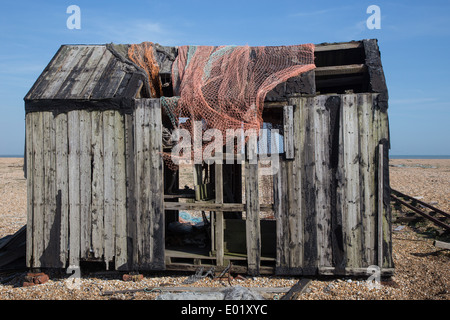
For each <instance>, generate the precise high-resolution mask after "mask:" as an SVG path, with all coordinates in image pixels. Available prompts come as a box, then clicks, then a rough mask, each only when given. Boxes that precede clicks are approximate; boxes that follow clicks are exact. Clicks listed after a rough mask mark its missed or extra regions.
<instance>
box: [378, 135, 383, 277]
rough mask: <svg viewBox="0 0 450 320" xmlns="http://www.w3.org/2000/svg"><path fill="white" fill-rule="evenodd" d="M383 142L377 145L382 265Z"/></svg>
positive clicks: (380, 262)
mask: <svg viewBox="0 0 450 320" xmlns="http://www.w3.org/2000/svg"><path fill="white" fill-rule="evenodd" d="M383 154H384V152H383V144H382V143H380V144H379V145H378V266H379V267H380V270H381V268H382V267H383V212H384V206H383V189H384V186H383V181H384V177H383Z"/></svg>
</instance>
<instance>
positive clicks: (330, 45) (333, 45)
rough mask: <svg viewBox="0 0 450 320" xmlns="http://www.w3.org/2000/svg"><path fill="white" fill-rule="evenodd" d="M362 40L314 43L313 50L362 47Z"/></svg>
mask: <svg viewBox="0 0 450 320" xmlns="http://www.w3.org/2000/svg"><path fill="white" fill-rule="evenodd" d="M362 47H363V44H362V42H359V41H358V42H356V41H355V42H343V43H321V44H316V45H315V48H314V52H322V51H335V50H348V49H357V48H362Z"/></svg>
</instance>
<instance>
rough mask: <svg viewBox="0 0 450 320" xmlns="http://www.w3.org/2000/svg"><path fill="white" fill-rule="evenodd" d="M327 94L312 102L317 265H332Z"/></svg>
mask: <svg viewBox="0 0 450 320" xmlns="http://www.w3.org/2000/svg"><path fill="white" fill-rule="evenodd" d="M327 98H328V97H327V96H323V95H322V96H318V97H316V98H315V104H314V109H315V110H314V115H313V117H314V131H315V132H314V145H315V148H314V151H315V166H314V170H315V181H314V184H315V193H316V200H315V205H316V208H315V209H316V214H317V250H318V251H317V253H318V264H319V266H331V265H332V252H331V198H330V189H329V188H330V184H331V177H330V170H329V168H330V152H329V149H328V148H329V138H330V132H329V129H330V113H329V110H328V108H327V107H326V102H327Z"/></svg>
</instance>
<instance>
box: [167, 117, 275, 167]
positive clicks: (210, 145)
mask: <svg viewBox="0 0 450 320" xmlns="http://www.w3.org/2000/svg"><path fill="white" fill-rule="evenodd" d="M202 126H203V122H202V121H194V127H193V137H192V135H191V132H190V131H189V130H187V129H175V130H174V131H173V133H172V137H171V139H172V141H173V142H177V144H176V145H175V146H174V147H173V148H172V152H171V160H172V162H173V163H174V164H176V165H179V164H183V163H184V164H192V163H194V164H202V163H203V162H205V163H207V164H209V165H211V164H214V163H216V164H222V163H224V162H225V163H226V164H233V163H235V162H237V163H242V162H243V161H248V162H249V163H250V164H256V163H259V164H260V165H261V167H260V174H261V175H274V174H276V173H277V172H278V168H279V154H280V151H281V150H280V149H281V143H282V136H281V135H280V134H279V131H278V129H260V130H259V132H257V131H256V130H255V129H248V130H244V129H227V130H226V131H225V139H224V137H223V132H222V131H221V130H219V129H208V130H205V131H204V132H203V130H202ZM245 141H247V143H246V144H247V157H246V155H245ZM205 142H206V143H207V144H206V145H204V143H205ZM224 142H225V146H226V151H225V155H223V146H224Z"/></svg>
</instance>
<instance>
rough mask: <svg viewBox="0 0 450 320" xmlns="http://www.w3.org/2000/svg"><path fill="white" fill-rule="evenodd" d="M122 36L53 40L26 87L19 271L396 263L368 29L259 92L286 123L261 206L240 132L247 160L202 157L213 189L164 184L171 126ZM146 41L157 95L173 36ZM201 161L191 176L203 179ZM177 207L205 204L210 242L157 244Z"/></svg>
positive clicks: (267, 112) (381, 104)
mask: <svg viewBox="0 0 450 320" xmlns="http://www.w3.org/2000/svg"><path fill="white" fill-rule="evenodd" d="M128 48H129V45H113V44H108V45H71V46H68V45H64V46H61V48H60V49H59V50H58V52H57V53H56V54H55V56H54V57H53V59H52V60H51V61H50V63H49V65H48V66H47V67H46V68H45V70H44V71H43V72H42V74H41V76H40V77H39V78H38V79H37V81H36V83H35V84H34V85H33V87H32V88H31V89H30V91H29V92H28V94H27V95H26V97H25V111H26V117H25V124H26V150H25V156H26V177H27V211H28V215H27V228H26V264H27V266H28V267H29V268H47V267H48V268H65V267H68V266H79V265H80V264H81V263H82V262H84V261H97V262H102V263H103V264H104V266H105V268H107V269H115V270H130V271H139V270H142V271H144V270H189V271H195V270H196V268H198V267H199V266H202V265H212V266H215V267H216V270H223V269H224V268H225V267H226V266H227V265H228V264H229V263H230V262H233V267H232V268H233V270H234V271H235V272H247V273H249V274H252V275H257V274H262V273H272V274H273V273H276V274H290V275H317V274H321V275H332V274H333V275H367V270H368V269H367V268H368V267H369V266H371V265H378V266H380V267H381V272H382V274H384V275H391V274H392V273H393V261H392V239H391V237H392V233H391V212H390V206H389V197H390V196H389V195H390V187H389V166H388V161H389V121H388V114H387V101H388V95H387V87H386V81H385V79H384V73H383V68H382V65H381V58H380V52H379V48H378V44H377V41H376V40H363V41H353V42H346V43H333V44H320V45H317V46H316V51H315V63H316V67H317V68H316V69H315V70H311V71H309V72H307V73H305V74H303V75H301V76H299V77H294V78H291V79H289V80H288V81H286V82H285V83H281V84H280V85H278V86H277V87H275V88H274V89H273V90H272V91H271V92H269V93H268V94H267V96H266V100H265V107H264V113H263V120H264V122H268V123H271V125H273V127H274V128H279V129H281V130H280V133H281V134H282V135H283V137H282V138H280V142H281V141H282V142H283V150H282V151H281V152H280V153H277V154H272V156H276V157H277V160H278V165H277V166H276V167H274V168H273V181H272V183H273V186H269V188H271V189H272V190H271V191H272V192H273V196H272V198H271V200H270V201H268V202H266V201H262V196H263V194H264V193H263V190H262V189H261V180H260V178H261V177H260V176H261V172H262V170H263V167H264V164H263V163H262V162H261V161H260V159H261V156H260V154H258V144H257V143H255V141H254V140H253V139H249V142H248V144H247V146H246V150H247V157H246V158H245V159H240V158H239V157H238V156H236V155H233V156H232V157H231V158H232V159H234V161H235V162H234V163H233V164H223V163H215V164H214V165H210V166H209V168H210V169H209V170H211V172H210V173H209V177H208V179H209V180H208V181H209V185H211V186H213V188H211V190H208V192H212V191H214V193H213V194H208V196H211V197H210V200H208V201H202V199H203V198H202V197H198V199H196V198H195V190H192V193H191V192H190V191H191V190H188V191H189V192H187V191H186V190H173V189H174V188H172V187H173V186H175V189H179V181H178V180H177V179H179V178H180V177H179V175H178V173H176V172H175V173H173V174H172V173H168V172H167V170H168V167H167V166H164V162H163V153H162V152H163V147H162V145H163V144H162V140H163V138H162V130H163V127H166V128H169V127H170V123H168V122H166V121H167V118H168V117H167V115H165V111H164V110H162V109H161V106H160V100H159V99H156V98H152V97H150V89H149V84H148V79H147V78H146V73H145V72H144V70H142V69H141V68H140V67H138V66H137V65H135V64H134V63H133V62H131V61H130V60H129V59H128V57H127V53H128ZM153 48H154V54H155V58H156V61H157V62H158V64H159V67H160V78H161V83H162V85H163V91H164V94H165V95H167V96H170V93H171V92H172V88H171V82H170V69H171V66H172V64H173V62H174V61H175V58H176V55H177V48H175V47H164V46H160V45H158V44H155V45H153ZM259 148H261V145H260V146H259ZM164 151H167V150H164ZM259 151H261V150H259ZM272 152H273V151H272ZM216 157H218V159H225V158H226V157H228V155H227V154H218V155H217V154H216ZM201 168H202V165H197V166H196V169H195V170H194V172H195V179H196V181H195V183H194V188H195V185H205V184H204V181H203V180H204V176H203V173H202V172H203V171H202V170H201ZM244 169H245V170H244ZM164 170H166V172H164ZM172 176H173V177H175V178H174V179H175V180H176V181H175V183H173V181H172V182H171V181H167V180H169V179H167V177H172ZM165 177H166V179H165ZM266 181H267V180H266ZM169 186H171V187H170V188H169ZM263 187H266V186H263ZM169 189H170V192H171V193H170V194H167V195H165V194H164V192H165V190H169ZM266 189H267V188H266ZM244 192H245V196H244ZM165 198H166V199H167V200H166V201H164V199H165ZM183 198H188V200H189V201H179V199H183ZM200 198H202V199H200ZM264 200H267V199H264ZM185 210H186V211H189V210H198V211H206V212H210V213H214V214H210V217H211V220H210V228H211V230H210V239H209V241H210V243H209V247H207V248H191V247H188V246H186V247H185V248H183V249H179V248H172V247H169V242H168V240H167V233H168V229H166V228H167V225H168V223H169V222H172V221H178V220H177V219H178V212H180V211H185ZM261 212H265V213H266V214H269V215H270V214H271V213H273V218H272V217H269V218H268V219H262V215H261ZM244 213H245V214H244ZM242 217H245V218H244V219H243V218H242ZM166 222H167V223H166ZM23 232H24V231H23Z"/></svg>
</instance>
